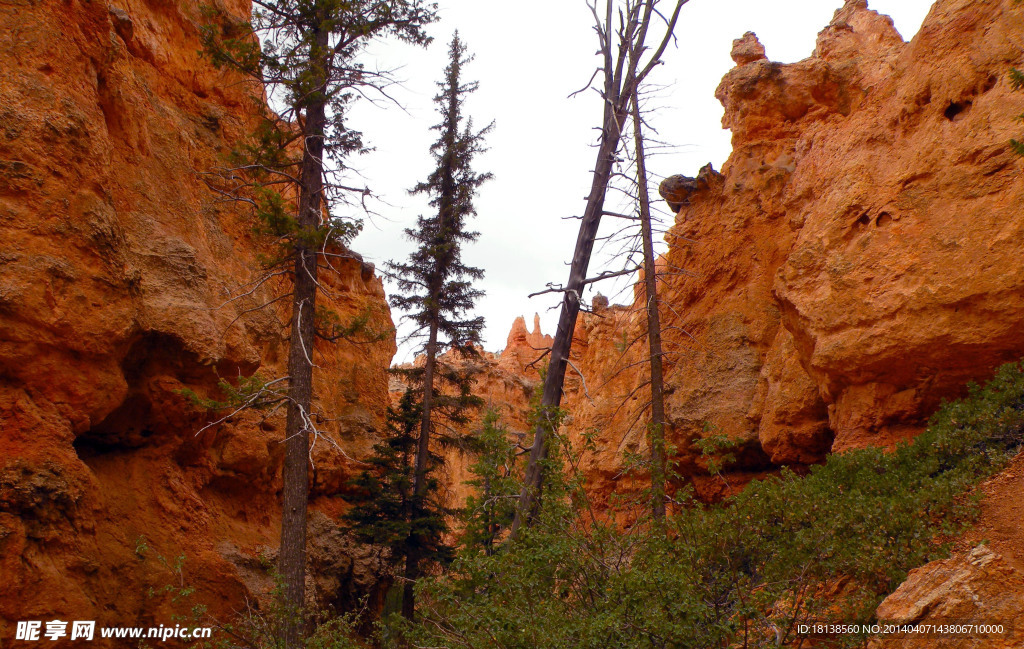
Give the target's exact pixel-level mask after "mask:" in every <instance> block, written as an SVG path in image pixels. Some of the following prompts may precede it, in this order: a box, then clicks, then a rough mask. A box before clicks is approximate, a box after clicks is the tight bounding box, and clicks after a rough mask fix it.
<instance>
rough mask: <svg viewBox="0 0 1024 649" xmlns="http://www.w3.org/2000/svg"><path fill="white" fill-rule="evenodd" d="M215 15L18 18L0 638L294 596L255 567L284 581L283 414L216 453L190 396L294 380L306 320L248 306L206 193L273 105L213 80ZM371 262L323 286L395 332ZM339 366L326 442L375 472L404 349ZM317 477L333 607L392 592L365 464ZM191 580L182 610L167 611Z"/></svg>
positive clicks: (242, 277) (7, 131)
mask: <svg viewBox="0 0 1024 649" xmlns="http://www.w3.org/2000/svg"><path fill="white" fill-rule="evenodd" d="M200 5H201V3H197V2H191V1H188V0H176V1H173V2H162V3H149V2H141V1H135V0H129V1H127V2H124V3H116V4H114V5H107V4H105V3H103V2H78V1H72V2H50V1H44V2H33V3H14V4H11V3H7V4H5V5H3V6H0V69H2V70H4V75H3V79H0V241H2V242H3V244H2V245H0V574H2V575H3V579H2V580H0V637H14V636H13V634H14V629H13V626H11V625H12V624H13V623H14V622H15V621H17V620H27V619H36V620H43V619H45V620H51V619H64V620H68V619H80V620H89V619H94V620H97V622H98V623H99V624H101V625H103V624H110V625H125V624H134V623H136V621H138V623H140V624H141V623H144V622H147V621H153V622H155V623H157V624H159V623H165V624H166V623H170V621H171V620H172V619H174V618H173V616H174V615H178V614H182V613H186V612H187V610H188V609H189V608H191V606H192V605H193V604H197V603H202V604H206V605H208V606H209V607H210V609H211V612H213V613H214V614H216V615H218V616H219V617H221V618H223V619H230V618H231V617H232V616H233V615H234V614H235V613H236V612H239V611H242V610H244V608H245V602H246V599H247V598H248V599H249V600H251V601H255V600H254V599H253V598H254V597H255V598H259V597H261V596H262V595H264V592H263V590H268V589H269V588H270V587H271V586H272V584H270V583H269V582H268V580H267V579H263V580H262V581H261V580H260V579H256V578H255V577H253V573H252V566H254V565H262V566H264V570H263V573H264V577H265V573H266V571H265V567H266V566H267V565H271V564H272V560H273V556H272V555H273V551H272V548H275V547H276V546H277V537H278V534H279V529H278V526H279V520H280V513H279V506H278V504H277V503H278V498H279V496H278V491H279V490H280V484H279V473H280V462H281V457H282V451H281V444H280V441H281V438H282V435H283V417H281V416H280V415H279V414H273V415H270V416H265V415H263V414H259V413H246V414H240V415H238V416H236V417H232V418H230V419H229V420H227V421H225V422H224V423H222V424H221V425H218V426H215V427H212V428H209V429H206V430H204V431H203V432H202V433H201V434H198V435H197V434H196V433H197V431H199V430H200V429H202V427H203V426H204V425H205V424H206V423H208V422H209V421H210V413H207V412H205V411H204V410H203V409H201V408H199V407H198V406H197V405H196V404H195V403H194V402H192V401H191V400H190V399H188V398H187V397H186V396H185V394H184V393H183V390H186V389H187V390H192V391H194V392H195V393H197V394H198V395H200V396H202V397H207V398H219V397H221V395H220V393H219V391H218V389H217V384H218V381H219V380H221V379H225V380H228V381H236V380H237V378H238V377H239V376H240V375H241V376H247V375H250V374H252V373H253V372H254V371H259V372H260V373H261V374H262V375H263V376H265V377H267V378H274V377H276V376H280V375H281V374H282V373H283V371H282V370H283V362H284V357H285V356H286V350H287V347H286V343H285V339H284V336H285V335H286V334H287V329H286V323H287V319H285V318H284V317H283V316H284V315H285V314H284V313H283V312H278V311H275V310H274V307H270V308H265V309H260V308H256V307H258V306H259V305H260V304H261V303H263V302H266V301H269V300H270V299H272V297H273V296H275V295H278V294H279V293H281V292H286V291H287V287H286V286H285V285H283V284H282V285H276V284H275V283H274V282H269V283H267V284H265V285H262V286H261V287H260V289H259V290H257V291H255V292H253V293H252V295H251V296H249V297H246V298H242V299H238V300H234V301H230V302H229V298H231V297H232V296H233V295H238V294H239V293H244V292H245V291H247V290H248V288H247V289H243V290H241V291H240V290H239V289H240V288H241V287H243V286H245V285H246V284H248V283H250V282H252V281H253V280H254V279H256V278H258V277H259V274H260V272H261V271H260V270H259V269H260V266H259V262H258V254H259V252H260V250H259V246H260V243H259V241H258V240H257V239H255V238H254V235H253V232H252V222H251V220H250V217H249V215H248V214H247V213H246V212H245V211H243V210H240V209H237V206H234V205H231V204H228V203H224V202H222V201H218V200H217V196H216V195H215V194H214V193H213V192H211V191H210V190H209V189H208V188H207V186H206V184H205V183H204V182H203V178H204V174H207V173H209V172H210V171H212V170H214V169H216V168H217V167H218V166H220V165H222V164H223V163H222V160H223V156H224V155H225V154H226V153H228V152H229V151H230V150H231V148H232V147H233V146H235V144H236V143H237V142H238V141H239V140H240V138H241V137H243V136H244V135H245V134H246V133H248V132H249V131H250V130H251V128H252V124H253V120H254V118H255V116H256V115H255V112H254V111H255V110H256V106H255V105H254V104H253V103H252V101H251V96H252V94H253V92H254V91H256V90H258V89H255V88H253V87H251V86H250V85H248V84H247V83H246V82H245V80H244V79H241V78H238V77H235V76H232V75H231V74H230V73H228V72H226V71H223V70H217V69H215V68H214V67H213V66H212V65H211V64H210V63H209V62H208V61H207V60H205V59H204V57H203V56H202V54H201V53H200V52H201V49H202V47H201V44H200V41H199V26H200V25H201V24H202V23H203V22H204V20H207V19H208V17H204V15H203V12H202V10H201V7H200ZM221 10H222V11H224V12H228V13H230V14H233V15H235V16H245V15H247V14H248V12H249V5H248V2H245V1H243V0H232V1H230V2H228V3H226V4H225V3H222V4H221ZM257 96H261V95H260V94H257ZM354 257H355V256H353V259H346V260H342V261H340V262H337V263H335V266H336V267H337V272H335V273H333V274H332V273H325V277H324V284H325V285H328V286H329V288H330V290H331V293H332V299H331V301H330V302H331V303H330V304H328V305H327V306H328V308H331V309H333V310H334V311H335V312H336V314H337V316H338V318H339V320H340V321H341V322H348V321H349V320H351V319H352V318H355V317H357V316H362V315H364V314H369V327H370V328H372V329H373V330H374V331H378V332H386V331H389V330H390V329H391V320H390V315H389V312H388V309H387V305H386V302H385V299H384V292H383V286H382V284H381V281H380V279H379V278H377V277H376V276H375V275H374V273H373V272H372V268H371V267H368V266H367V265H366V264H362V263H361V262H360V261H359V260H358V259H356V258H354ZM317 353H318V356H319V361H318V364H319V366H320V368H321V369H320V370H319V373H318V376H317V379H316V380H317V394H318V399H319V403H318V408H319V409H320V410H321V411H322V412H324V413H329V416H330V421H326V420H325V423H324V429H325V431H326V434H327V435H329V436H331V437H332V439H333V440H334V441H335V442H336V443H337V444H338V445H339V446H340V447H341V448H342V449H344V451H345V452H346V453H347V454H348V455H349V456H351V457H354V458H358V457H360V456H362V455H363V454H365V453H367V452H368V451H369V449H370V447H371V446H372V444H373V442H374V439H375V438H376V435H377V431H379V430H381V429H382V427H383V419H384V413H385V409H386V405H387V374H386V368H387V366H388V364H389V362H390V359H391V357H392V355H393V353H394V341H393V339H387V338H385V339H384V340H382V341H380V342H376V343H373V344H369V345H358V346H357V345H349V344H345V343H340V344H337V345H327V344H324V345H322V346H319V345H318V348H317ZM314 461H315V465H316V467H317V472H316V476H315V482H314V485H313V491H312V493H313V495H314V508H315V509H316V511H317V512H319V514H318V517H317V518H316V520H317V521H319V522H317V523H316V524H315V525H314V527H315V530H314V531H313V532H311V534H313V541H312V544H313V546H315V547H316V548H320V549H319V550H315V551H314V554H315V553H316V552H319V553H320V555H317V556H320V559H318V561H320V563H319V564H316V565H320V566H321V568H323V569H322V570H320V572H319V573H318V574H317V575H313V574H311V580H312V582H311V583H312V588H311V591H312V592H314V593H315V595H316V597H317V598H318V599H319V601H321V602H324V603H331V602H344V601H348V600H350V599H351V598H352V597H353V596H355V594H356V593H359V592H366V591H367V589H368V588H369V586H370V585H371V581H372V580H371V576H370V575H369V574H368V570H369V566H370V564H369V557H361V558H360V555H359V553H360V552H361V550H358V549H357V548H354V547H352V545H351V544H349V543H347V541H345V540H344V538H343V535H340V533H339V532H338V530H337V523H336V515H337V513H338V512H339V511H340V509H341V508H343V506H344V505H343V502H342V500H341V496H342V495H343V494H344V490H345V488H346V487H345V485H346V482H347V480H348V477H349V476H351V475H352V473H353V472H354V471H356V470H357V469H358V467H357V466H356V465H355V464H353V463H351V462H350V461H349V460H347V459H346V458H345V457H344V456H343V455H341V454H339V453H337V452H336V451H332V450H331V447H330V445H329V444H326V443H325V444H321V445H319V446H318V448H316V449H315V451H314ZM321 555H322V556H321ZM331 555H333V556H334V558H333V559H330V558H329V556H331ZM178 556H184V568H183V574H177V573H176V571H175V569H174V563H175V562H174V559H175V558H176V557H178ZM160 557H163V559H165V560H166V561H165V560H161V559H160ZM260 557H263V559H261V558H260ZM267 557H269V559H268V558H267ZM321 564H322V565H321ZM335 564H337V565H335ZM325 566H326V567H325ZM182 583H184V584H185V585H186V586H194V587H196V593H195V595H194V598H193V600H192V601H190V602H188V603H186V604H184V606H185V608H184V609H182V610H179V609H180V606H179V609H176V608H175V604H174V603H173V602H172V601H171V599H172V598H171V596H170V594H162V595H158V596H156V597H152V596H150V595H149V594H148V593H150V591H151V590H152V591H153V592H156V593H165V591H164V587H165V586H168V585H172V584H182ZM261 589H262V590H261ZM339 590H341V591H345V592H344V593H339V592H335V591H339Z"/></svg>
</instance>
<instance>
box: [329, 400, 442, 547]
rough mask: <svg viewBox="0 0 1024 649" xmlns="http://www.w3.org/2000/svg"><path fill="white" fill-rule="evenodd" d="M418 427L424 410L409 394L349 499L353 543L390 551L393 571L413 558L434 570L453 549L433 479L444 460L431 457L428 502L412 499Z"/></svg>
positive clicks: (391, 416)
mask: <svg viewBox="0 0 1024 649" xmlns="http://www.w3.org/2000/svg"><path fill="white" fill-rule="evenodd" d="M419 425H420V406H419V404H418V403H417V400H416V398H415V395H414V394H413V392H412V391H409V390H407V391H406V392H405V394H404V395H402V399H401V401H400V402H399V404H398V408H395V409H390V410H389V412H388V432H387V435H386V436H385V439H384V440H383V441H382V442H381V443H380V444H377V445H376V446H374V447H373V451H374V453H373V456H371V457H370V458H369V459H368V460H367V463H368V464H370V468H369V469H367V470H366V471H363V472H362V473H360V474H359V475H358V476H357V477H356V478H355V480H353V482H352V486H353V487H354V489H355V492H354V494H353V495H352V496H351V497H349V498H348V500H349V502H350V503H352V505H353V506H352V509H350V510H349V511H348V513H346V514H345V520H346V521H347V522H348V524H349V525H350V529H351V530H352V533H353V535H354V536H355V538H356V539H358V540H359V541H361V542H363V543H368V544H371V545H374V546H378V547H381V548H385V549H387V550H388V555H387V556H388V558H389V560H390V562H391V563H392V565H393V566H397V565H399V564H401V563H402V561H403V560H404V559H405V558H406V557H407V556H408V555H409V552H416V555H417V556H418V557H420V558H423V559H426V560H427V561H429V562H432V563H435V564H446V563H448V562H449V561H450V560H451V557H452V548H451V547H450V546H449V545H447V544H446V543H445V542H444V538H445V537H446V536H447V534H448V525H447V522H446V518H447V517H448V516H449V515H450V514H451V512H450V510H449V509H448V508H447V507H445V506H444V504H443V503H442V502H440V499H439V498H438V482H437V479H436V477H434V476H433V475H432V474H433V473H435V472H436V469H437V468H438V467H439V466H441V463H442V462H441V458H440V457H438V456H436V455H433V456H432V457H431V458H430V462H429V463H428V484H427V489H426V493H427V497H426V498H423V499H417V498H414V497H413V478H414V474H415V469H414V464H415V462H414V460H415V456H416V446H417V441H418V434H419Z"/></svg>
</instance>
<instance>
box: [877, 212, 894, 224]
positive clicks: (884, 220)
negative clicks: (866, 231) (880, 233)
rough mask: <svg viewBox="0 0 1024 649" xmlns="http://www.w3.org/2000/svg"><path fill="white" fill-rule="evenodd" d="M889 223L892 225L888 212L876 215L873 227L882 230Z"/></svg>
mask: <svg viewBox="0 0 1024 649" xmlns="http://www.w3.org/2000/svg"><path fill="white" fill-rule="evenodd" d="M890 223H892V215H890V214H889V213H888V212H882V213H881V214H879V215H878V218H877V219H875V225H876V226H878V227H880V228H884V227H885V226H887V225H889V224H890Z"/></svg>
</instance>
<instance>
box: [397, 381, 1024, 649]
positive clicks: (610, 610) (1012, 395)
mask: <svg viewBox="0 0 1024 649" xmlns="http://www.w3.org/2000/svg"><path fill="white" fill-rule="evenodd" d="M1022 438H1024V364H1010V365H1007V366H1004V367H1003V368H1001V369H1000V370H999V372H998V374H997V375H996V377H995V378H994V379H993V380H992V381H991V382H990V383H989V384H988V385H987V386H985V387H984V388H981V387H978V386H971V387H970V389H969V395H968V397H967V398H965V399H963V400H961V401H958V402H955V403H950V404H944V405H943V406H942V408H941V409H940V410H939V412H937V413H936V414H935V415H934V416H933V417H932V419H931V421H930V422H929V426H928V429H927V430H926V431H925V432H924V433H922V434H921V435H920V436H918V437H917V438H916V439H915V440H914V441H913V442H911V443H907V444H903V445H900V446H899V447H897V448H895V449H893V450H890V451H883V450H881V449H875V448H869V449H863V450H857V451H851V452H847V453H843V454H841V455H833V456H831V457H830V458H829V459H828V461H827V462H826V463H825V464H823V465H821V466H816V467H814V468H812V470H811V471H810V473H809V475H807V476H805V477H800V476H797V475H795V474H794V473H792V472H789V471H783V472H782V473H781V474H779V475H778V476H776V477H773V478H770V479H766V480H763V481H760V482H756V483H753V484H752V485H750V486H749V487H748V488H747V489H746V490H745V491H744V492H743V493H741V494H740V495H738V496H736V497H735V498H733V499H732V500H730V501H729V502H727V503H725V504H723V505H716V506H706V505H703V504H701V503H698V502H696V501H693V500H691V501H690V502H689V503H688V506H687V507H686V508H684V509H683V510H682V511H681V512H679V513H677V514H675V515H673V516H671V517H670V518H669V520H668V521H667V524H666V528H665V529H664V531H661V530H659V529H658V528H657V527H655V526H650V525H645V524H642V523H641V524H637V525H634V526H632V527H631V528H630V529H626V530H620V529H617V528H616V527H615V526H614V525H611V524H607V523H603V522H601V521H600V520H595V519H594V518H592V517H590V515H589V513H584V512H586V508H585V507H582V506H580V505H579V503H580V500H579V499H580V498H582V497H583V495H582V490H581V488H580V485H579V484H578V483H572V482H565V481H564V480H563V481H562V482H561V483H560V486H556V487H555V488H552V489H550V490H548V491H546V500H545V504H544V508H543V510H542V512H541V516H540V519H539V521H538V523H537V524H536V525H535V526H534V527H532V528H531V529H530V530H529V531H528V532H527V533H526V534H524V535H523V536H522V538H521V539H520V540H519V541H517V542H516V543H515V544H514V545H511V546H507V547H504V548H503V549H502V551H499V552H496V553H494V554H493V555H488V554H486V553H480V552H479V551H467V552H462V553H461V554H460V556H459V557H458V559H457V560H456V562H455V563H454V564H453V565H452V568H451V570H450V571H449V572H448V573H447V574H445V575H443V576H440V577H438V578H435V579H433V580H430V581H428V582H427V583H424V584H422V585H421V587H420V589H419V591H420V598H419V601H420V605H421V606H420V611H419V613H420V619H419V623H418V624H415V625H412V624H408V623H404V622H401V621H398V620H390V621H388V622H387V624H388V628H387V637H388V638H396V637H397V638H401V640H398V641H390V640H389V641H388V643H385V644H389V643H390V642H412V643H413V644H414V645H416V646H430V647H480V648H484V647H487V648H494V647H502V648H508V649H512V648H522V649H527V648H530V649H532V648H536V647H541V648H545V649H546V648H551V649H558V648H562V647H564V648H566V649H568V648H570V647H571V648H573V649H575V648H588V647H593V648H594V649H611V648H617V647H621V648H634V647H636V648H641V647H643V648H646V647H680V648H681V647H763V646H780V645H781V646H798V645H799V644H801V642H802V640H803V639H802V638H801V637H800V635H799V633H798V632H797V631H798V625H799V624H800V623H803V622H806V621H808V620H819V621H829V622H840V621H842V622H868V621H871V620H872V618H873V615H874V610H875V608H876V607H877V605H878V603H879V602H880V600H881V599H882V598H883V597H884V596H885V595H886V594H887V593H889V592H892V591H893V590H894V589H895V587H896V586H897V585H898V584H899V583H900V582H901V581H902V580H903V579H904V578H905V577H906V573H907V572H908V570H910V569H911V568H913V567H915V566H918V565H921V564H923V563H925V562H927V561H929V560H932V559H935V558H938V557H941V556H943V555H944V554H945V553H946V552H947V551H948V545H947V543H945V542H943V540H944V539H945V540H948V539H949V538H950V537H951V536H952V535H954V534H956V533H957V532H958V531H960V530H961V529H962V528H963V526H964V525H965V524H966V523H967V522H969V521H970V520H971V518H972V516H973V515H974V514H975V512H976V500H975V499H973V498H970V497H967V496H966V495H965V494H966V493H967V492H968V491H969V490H970V489H971V487H972V486H973V485H975V484H977V483H978V482H980V481H981V480H982V479H984V478H985V477H987V476H989V475H991V474H992V473H994V472H995V471H997V470H998V469H999V468H1000V467H1002V466H1003V465H1004V463H1005V462H1006V461H1007V459H1008V458H1009V457H1011V456H1012V454H1013V453H1015V452H1016V451H1017V450H1018V449H1019V447H1020V445H1021V443H1022ZM562 451H563V452H565V449H564V448H563V449H562ZM546 489H547V487H546ZM556 494H562V496H561V497H555V495H556ZM573 503H576V504H575V505H574V504H573ZM816 642H817V643H818V644H817V645H816V646H837V647H838V646H852V645H854V644H857V643H858V642H860V639H858V638H856V637H853V636H843V637H837V638H826V639H821V638H819V639H817V641H816Z"/></svg>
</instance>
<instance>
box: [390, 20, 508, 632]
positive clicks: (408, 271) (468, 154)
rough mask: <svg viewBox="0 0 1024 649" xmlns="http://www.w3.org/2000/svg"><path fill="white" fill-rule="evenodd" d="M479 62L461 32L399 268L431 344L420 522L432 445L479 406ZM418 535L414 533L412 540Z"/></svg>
mask: <svg viewBox="0 0 1024 649" xmlns="http://www.w3.org/2000/svg"><path fill="white" fill-rule="evenodd" d="M471 60H472V57H470V56H468V55H467V54H466V47H465V45H463V43H462V41H461V40H460V39H459V35H458V32H456V33H455V35H454V36H453V38H452V42H451V45H450V47H449V62H448V66H447V68H445V77H444V79H443V80H442V81H440V82H438V87H439V88H440V90H441V91H440V93H439V94H438V95H437V96H436V97H434V101H435V102H436V103H437V105H438V110H439V112H440V113H441V122H440V123H439V124H437V125H435V126H434V127H433V129H434V130H436V131H439V132H440V137H439V138H438V140H437V142H435V143H434V144H433V146H431V148H430V152H431V154H432V156H433V158H434V160H435V162H436V163H437V167H436V168H435V169H434V171H433V172H432V173H431V174H430V176H428V177H427V179H426V180H425V181H423V182H421V183H419V184H417V185H416V187H414V188H413V190H412V193H413V194H425V195H427V196H429V197H430V206H431V207H432V208H434V210H435V211H434V213H433V214H431V215H429V216H420V217H419V219H418V221H417V227H416V228H415V229H408V230H406V234H407V235H408V236H409V238H410V239H412V240H413V241H415V242H416V243H417V244H419V247H418V248H417V249H416V251H415V252H413V253H412V254H411V255H410V256H409V261H408V262H406V263H392V264H390V268H391V270H392V272H393V273H394V274H395V277H396V283H397V286H398V291H397V293H396V295H395V296H393V297H392V300H391V303H392V305H393V306H395V307H397V308H399V309H402V310H404V311H406V312H407V314H408V315H407V317H408V318H409V319H410V320H411V321H412V322H413V323H414V324H415V325H416V330H415V332H414V334H413V335H416V336H420V337H422V338H423V339H425V342H424V343H423V345H422V347H421V348H420V350H421V351H422V352H423V356H424V362H423V365H422V367H417V368H414V369H412V370H408V371H406V372H405V377H406V380H407V382H408V384H409V385H410V386H411V387H412V389H413V390H414V391H415V392H416V393H417V396H418V397H419V413H420V419H419V435H418V439H417V447H416V453H415V461H414V467H413V484H412V498H411V499H410V505H409V507H408V508H407V512H406V515H407V516H408V517H414V516H421V515H422V512H423V511H424V507H425V505H426V501H427V497H428V491H429V488H430V485H431V481H430V480H429V477H428V476H429V473H430V471H431V470H432V469H433V468H435V467H434V466H432V462H433V461H436V460H432V458H433V457H436V456H434V455H433V454H432V451H431V446H432V440H434V443H437V442H440V441H444V440H445V439H446V438H449V439H450V437H451V435H452V431H454V430H455V429H456V428H457V427H458V426H459V425H461V424H465V423H467V421H468V415H467V407H469V406H472V405H476V402H477V401H478V400H477V399H474V397H473V396H472V395H471V394H470V386H471V380H472V378H471V375H470V371H469V368H471V367H472V363H471V362H469V359H470V358H471V357H473V356H475V355H476V354H477V353H478V352H477V347H476V346H477V345H478V344H479V342H480V332H481V330H482V329H483V324H484V320H483V318H482V317H479V316H472V315H471V314H470V311H471V310H472V308H473V306H474V304H475V302H476V299H477V298H478V297H480V296H481V295H483V292H482V291H480V290H479V289H476V288H474V286H473V281H474V280H478V279H480V278H481V277H483V271H482V270H481V269H479V268H474V267H472V266H467V265H466V264H465V263H463V261H462V245H463V244H464V243H470V242H473V241H475V240H476V239H477V237H478V236H479V234H478V233H477V232H473V231H471V230H468V229H467V222H468V220H469V219H470V218H472V217H473V216H475V215H476V209H475V208H474V207H473V198H474V197H475V196H476V193H477V190H478V188H479V187H480V185H482V184H483V183H484V182H486V181H487V180H488V179H490V177H491V175H490V174H486V173H485V174H478V173H476V172H474V171H473V168H472V162H473V158H474V157H475V156H476V155H477V154H478V153H480V152H481V151H483V138H484V135H486V133H487V132H488V131H489V130H490V129H491V126H488V127H487V128H484V129H483V130H480V131H475V130H474V129H473V123H472V120H471V119H468V118H464V116H463V102H464V101H465V97H466V95H467V94H469V93H471V92H473V91H474V90H476V88H477V83H476V82H469V83H464V82H463V81H462V68H463V66H465V65H466V64H467V63H469V62H470V61H471ZM449 349H453V350H455V351H456V352H457V356H461V357H462V362H459V363H446V362H445V361H444V359H442V358H441V354H442V353H443V352H445V351H447V350H449ZM415 533H416V531H415V530H413V534H415ZM430 546H431V543H429V542H428V540H427V539H419V540H417V539H415V538H414V539H412V541H411V542H410V543H409V544H408V546H407V547H408V549H407V551H406V557H405V585H406V589H405V593H404V597H403V600H402V614H403V615H404V616H405V617H407V618H409V619H412V618H413V615H414V603H413V590H412V587H413V583H414V582H415V581H416V579H417V578H418V577H419V575H420V573H421V563H422V562H423V561H424V560H429V559H431V557H429V556H426V554H425V552H424V551H425V550H426V549H427V548H429V547H430Z"/></svg>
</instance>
